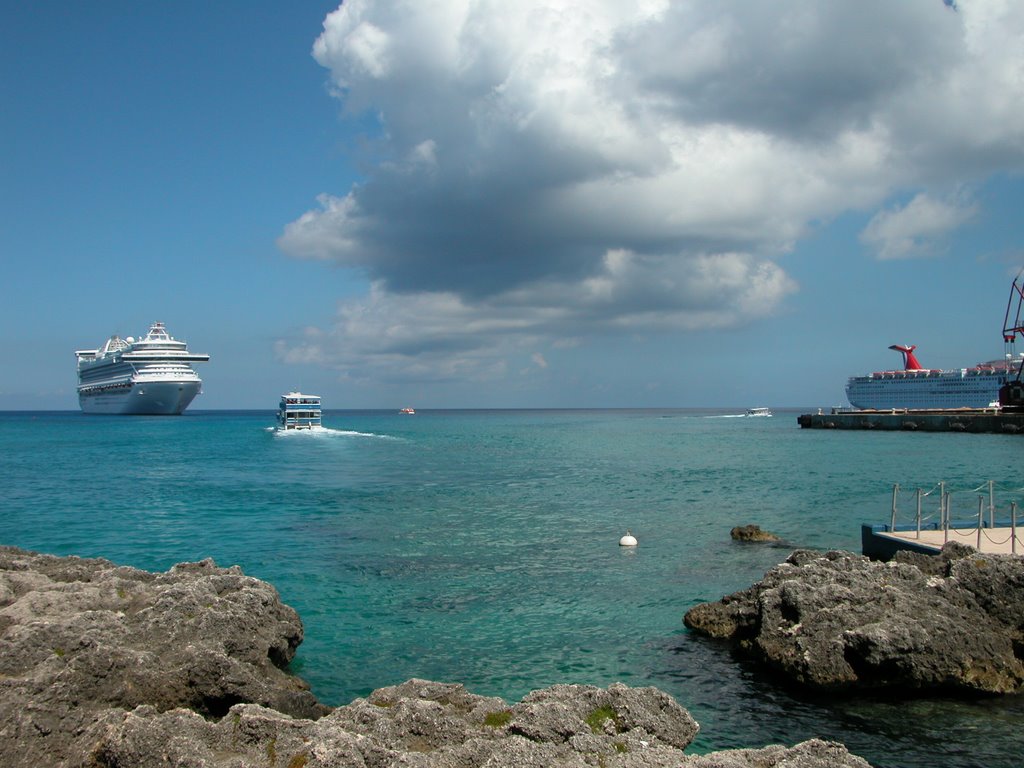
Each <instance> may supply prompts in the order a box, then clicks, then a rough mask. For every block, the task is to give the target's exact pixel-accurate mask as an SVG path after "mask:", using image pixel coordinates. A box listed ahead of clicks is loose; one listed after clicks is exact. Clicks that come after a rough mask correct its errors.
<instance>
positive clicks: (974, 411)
mask: <svg viewBox="0 0 1024 768" xmlns="http://www.w3.org/2000/svg"><path fill="white" fill-rule="evenodd" d="M797 423H798V424H799V425H800V426H801V427H802V428H803V429H861V430H899V431H903V432H915V431H921V432H972V433H994V434H1007V435H1024V413H1003V412H1001V411H1000V410H999V409H998V408H956V409H950V410H934V411H913V410H901V409H896V410H889V411H843V410H838V409H833V410H832V411H831V412H829V413H822V412H821V411H819V412H818V413H816V414H813V413H805V414H802V415H800V416H798V417H797Z"/></svg>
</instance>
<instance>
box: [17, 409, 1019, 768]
mask: <svg viewBox="0 0 1024 768" xmlns="http://www.w3.org/2000/svg"><path fill="white" fill-rule="evenodd" d="M797 413H798V412H796V411H793V412H776V415H775V416H774V417H773V418H769V419H765V418H736V417H733V416H732V415H731V414H726V413H723V412H718V411H694V410H664V411H659V410H640V411H628V410H614V411H433V412H431V411H421V412H419V413H417V415H415V416H402V415H399V414H398V413H396V412H391V411H388V412H384V411H326V412H325V415H324V424H325V426H327V427H329V429H327V430H324V431H322V432H319V433H316V434H310V433H303V434H295V433H291V434H286V435H279V434H275V433H274V432H272V431H270V430H269V429H268V428H269V427H270V426H271V425H272V424H273V412H272V411H271V410H268V411H265V412H242V411H225V412H213V411H206V412H204V411H190V412H187V413H186V414H185V415H184V416H181V417H177V418H174V417H170V418H168V417H104V416H85V415H82V414H79V413H72V412H55V413H0V543H2V544H9V545H15V546H19V547H24V548H28V549H33V550H38V551H44V552H50V553H54V554H60V555H68V554H74V555H80V556H90V557H93V556H95V557H105V558H108V559H110V560H113V561H115V562H118V563H123V564H128V565H134V566H137V567H140V568H145V569H150V570H164V569H167V568H168V567H170V566H171V565H173V564H175V563H177V562H181V561H186V560H199V559H202V558H206V557H212V558H214V559H215V560H216V561H217V563H218V564H219V565H224V566H227V565H232V564H236V563H237V564H239V565H241V566H242V568H243V569H244V570H245V572H246V573H247V574H249V575H252V576H257V577H259V578H262V579H266V580H268V581H270V582H272V583H273V584H274V585H275V586H276V587H277V588H278V590H279V591H280V593H281V596H282V598H283V599H284V600H285V602H287V603H288V604H290V605H291V606H293V607H294V608H296V609H297V610H298V611H299V613H300V615H301V616H302V619H303V622H304V624H305V629H306V640H305V642H304V643H303V645H302V647H301V648H300V651H299V655H298V657H297V660H296V662H295V663H294V664H293V668H294V669H295V671H296V672H297V673H298V674H300V675H301V676H302V677H303V678H305V679H306V680H308V681H309V682H310V683H311V685H312V686H313V690H314V692H315V693H316V694H317V695H318V696H319V697H320V698H321V699H322V700H323V701H325V702H327V703H330V704H345V703H347V702H349V701H351V700H352V699H353V698H355V697H357V696H363V695H365V694H367V693H369V692H370V691H371V690H373V689H374V688H378V687H380V686H384V685H391V684H395V683H399V682H401V681H403V680H406V679H408V678H410V677H422V678H429V679H434V680H442V681H454V682H461V683H464V684H465V685H466V687H467V688H468V689H469V690H470V691H472V692H474V693H479V694H485V695H496V696H501V697H503V698H505V699H506V700H508V701H516V700H518V699H519V698H521V697H522V696H523V695H524V694H526V693H527V692H529V691H531V690H533V689H536V688H540V687H544V686H548V685H553V684H555V683H587V684H593V685H599V686H607V685H608V684H610V683H612V682H615V681H622V682H625V683H627V684H628V685H632V686H647V685H654V686H657V687H659V688H661V689H663V690H665V691H667V692H669V693H671V694H672V695H673V696H675V697H676V699H677V700H678V701H679V702H680V703H681V704H682V705H683V706H685V707H686V708H687V709H689V710H690V712H691V713H692V714H693V715H694V717H695V718H696V719H697V720H698V722H700V724H701V732H700V734H699V736H698V739H697V741H696V742H695V744H694V745H693V747H691V751H694V752H706V751H709V750H712V749H721V748H730V747H740V746H761V745H764V744H767V743H775V742H780V743H786V744H793V743H795V742H797V741H800V740H803V739H807V738H811V737H821V738H827V739H836V740H839V741H843V742H845V743H846V744H847V745H848V746H849V748H850V749H851V750H852V751H854V752H856V753H857V754H860V755H862V756H863V757H865V758H866V759H868V760H869V761H870V762H872V764H874V765H876V766H936V765H941V766H965V767H966V766H978V765H984V766H990V767H992V766H1007V768H1008V767H1009V766H1014V767H1016V766H1019V765H1020V764H1021V759H1022V758H1021V755H1022V754H1024V700H1022V699H1021V698H1019V697H1013V698H1009V699H1007V698H1000V699H988V700H982V701H976V702H962V701H947V700H928V701H920V702H887V701H884V700H874V699H870V698H855V699H839V700H831V699H824V700H821V699H816V698H812V697H807V696H803V695H794V694H793V693H791V692H787V691H786V690H785V689H783V688H780V687H778V686H777V685H775V684H774V683H772V682H770V681H768V680H766V679H764V677H763V676H762V675H760V674H759V673H758V672H757V670H755V669H752V668H750V667H749V666H747V665H745V664H743V663H740V662H738V661H736V660H735V659H734V658H733V657H731V656H730V654H729V653H728V652H727V651H726V650H725V649H724V648H723V647H722V646H720V645H719V644H717V643H713V642H709V641H707V640H703V639H700V638H697V637H694V636H691V635H690V634H689V632H688V631H687V630H686V629H685V628H684V627H683V625H682V616H683V614H684V613H685V612H686V610H687V609H688V608H690V607H691V606H693V605H695V604H697V603H699V602H705V601H709V600H717V599H718V598H720V597H722V596H723V595H725V594H727V593H729V592H733V591H735V590H737V589H741V588H744V587H747V586H749V585H750V584H751V583H753V582H754V581H756V580H757V579H759V578H760V577H761V576H762V575H763V574H764V572H765V571H766V570H768V569H769V568H771V567H772V566H774V565H775V564H777V563H778V562H781V561H782V560H783V559H785V557H786V556H787V555H788V554H789V552H790V551H791V549H792V548H793V547H805V548H813V549H822V550H825V549H848V550H853V551H857V552H859V551H860V524H861V523H862V522H885V521H886V520H887V519H888V516H889V509H890V505H891V492H892V485H893V484H894V483H900V484H901V486H902V487H903V488H906V489H914V488H917V487H922V488H924V489H926V490H927V489H931V488H933V487H934V485H935V484H936V483H937V482H939V481H940V480H941V481H945V482H946V483H947V488H950V489H952V490H953V491H954V505H956V506H957V507H958V508H959V509H962V510H966V509H970V508H974V509H976V507H977V500H976V499H977V494H976V493H974V489H976V488H977V487H978V486H980V485H981V484H983V483H985V482H986V481H988V480H993V481H995V487H996V493H997V504H1003V503H1007V504H1008V502H1009V501H1010V500H1011V499H1017V500H1018V503H1022V504H1024V495H1022V492H1021V491H1020V487H1021V486H1022V485H1024V478H1022V476H1021V457H1022V455H1024V439H1022V438H1020V437H1019V436H999V435H964V434H918V433H896V432H886V433H874V432H871V433H868V432H864V433H861V432H836V431H818V430H801V429H800V428H799V427H798V426H797V424H796V415H797ZM932 498H937V497H936V496H933V497H929V499H932ZM929 503H930V502H929ZM900 504H901V508H905V510H906V514H907V515H908V516H909V515H910V513H911V511H912V508H913V506H914V502H913V499H912V497H911V496H910V494H909V493H908V494H906V495H905V497H903V499H902V500H901V502H900ZM935 504H937V501H936V502H935ZM746 523H756V524H758V525H760V526H761V527H762V528H765V529H767V530H770V531H773V532H775V533H777V534H779V535H780V536H782V537H783V538H784V539H785V540H786V542H787V545H786V546H785V547H772V546H761V545H749V544H747V545H743V544H738V543H735V542H733V541H731V540H730V537H729V529H730V528H732V527H733V526H735V525H742V524H746ZM627 529H629V530H630V531H632V533H633V534H634V535H635V536H636V537H637V539H638V540H639V547H637V548H636V549H635V550H634V549H625V548H621V547H619V546H618V540H619V537H621V536H622V535H623V534H624V533H625V532H626V530H627Z"/></svg>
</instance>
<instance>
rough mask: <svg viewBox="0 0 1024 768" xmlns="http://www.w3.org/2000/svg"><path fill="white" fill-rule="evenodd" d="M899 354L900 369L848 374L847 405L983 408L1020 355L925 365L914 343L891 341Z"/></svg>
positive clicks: (994, 398) (995, 395)
mask: <svg viewBox="0 0 1024 768" xmlns="http://www.w3.org/2000/svg"><path fill="white" fill-rule="evenodd" d="M889 349H893V350H896V351H897V352H900V353H901V354H902V355H903V369H902V370H894V371H876V372H875V373H872V374H869V375H867V376H851V377H850V379H849V381H848V382H847V384H846V397H847V399H848V400H849V401H850V405H852V406H853V407H854V408H859V409H861V410H877V411H882V410H891V409H893V408H897V409H903V408H907V409H911V410H931V409H937V408H986V407H988V406H990V405H992V403H994V402H997V401H998V400H999V388H1000V387H1001V386H1002V385H1003V384H1004V383H1005V382H1006V380H1007V378H1008V376H1009V375H1010V374H1011V373H1013V374H1015V373H1016V371H1017V369H1018V367H1019V366H1020V363H1021V361H1020V359H1015V358H1013V357H1011V356H1009V355H1008V356H1007V357H1006V358H1005V359H1003V360H990V361H988V362H985V363H978V364H977V365H975V366H974V367H972V368H953V369H951V370H938V369H928V368H924V367H922V366H921V364H920V363H919V362H918V361H917V357H916V356H915V355H914V350H915V349H917V347H916V346H902V345H899V344H893V345H892V346H891V347H889Z"/></svg>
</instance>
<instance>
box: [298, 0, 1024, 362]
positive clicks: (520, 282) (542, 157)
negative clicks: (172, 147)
mask: <svg viewBox="0 0 1024 768" xmlns="http://www.w3.org/2000/svg"><path fill="white" fill-rule="evenodd" d="M1022 38H1024V4H1014V3H1007V2H1000V1H999V0H975V1H973V2H969V3H968V2H965V3H961V4H959V6H958V7H951V6H950V5H947V4H944V3H943V2H941V1H940V0H904V1H903V2H898V3H893V2H890V1H889V0H864V2H859V3H806V2H802V1H799V2H798V1H797V0H782V1H781V2H774V3H771V4H766V3H763V2H760V0H736V2H730V3H722V2H719V1H718V0H694V1H692V2H686V3H683V2H671V1H670V0H647V1H646V2H634V3H621V2H614V1H613V0H522V1H521V2H516V3H507V2H497V1H495V0H433V1H432V2H397V1H396V0H347V2H345V3H344V4H342V5H341V6H340V7H339V8H338V9H337V10H336V11H334V12H333V13H331V14H329V15H328V17H327V18H326V20H325V22H324V31H323V34H322V35H321V36H320V37H319V39H318V40H317V41H316V43H315V45H314V47H313V55H314V56H315V58H316V60H317V61H318V62H319V63H320V64H321V65H323V66H324V67H325V68H326V69H327V70H328V71H329V73H330V78H331V81H332V83H333V85H334V87H335V93H336V95H337V97H338V98H339V99H340V100H341V102H342V104H343V105H344V109H345V113H346V114H347V115H350V116H351V115H364V116H365V115H369V116H372V117H373V119H374V124H375V126H376V129H375V130H374V131H373V132H372V133H371V135H368V136H366V137H364V141H365V145H366V146H369V147H371V148H372V155H368V156H367V166H366V171H365V177H364V178H363V179H361V180H360V182H359V183H358V184H357V185H354V186H352V187H351V188H350V189H340V190H327V191H323V192H324V193H323V194H321V196H320V197H319V200H318V202H319V206H318V207H317V208H314V209H312V210H310V211H309V212H307V213H306V214H304V215H303V216H301V217H300V218H299V219H297V220H296V221H294V222H292V223H290V224H288V225H287V227H286V228H285V231H284V233H283V235H282V236H281V238H280V241H279V244H280V246H281V248H282V249H283V250H284V251H286V252H287V253H289V254H292V255H294V256H296V257H306V258H317V259H325V260H330V261H334V262H337V263H339V264H341V265H343V266H346V267H349V268H352V269H354V270H357V271H358V272H359V273H361V274H363V275H365V276H366V277H367V278H368V280H369V281H371V282H372V285H373V288H372V291H371V292H370V293H369V294H368V295H367V296H365V297H362V298H356V299H350V300H347V301H346V302H344V303H343V304H342V306H341V307H340V310H339V312H338V314H337V316H336V318H335V324H334V325H333V327H331V328H329V329H325V332H324V337H323V338H320V339H316V340H314V341H309V340H305V341H301V342H296V347H297V348H301V349H307V346H306V345H312V347H315V351H313V350H312V349H308V350H307V351H306V352H305V353H304V354H307V355H309V359H320V360H324V361H330V362H331V364H333V365H335V366H337V367H338V368H341V369H344V370H346V371H347V372H349V373H350V375H355V376H366V377H373V376H385V375H393V376H421V377H427V378H444V377H447V376H453V375H467V374H468V375H473V376H499V375H503V372H504V371H506V370H508V369H507V367H506V366H507V361H508V357H509V356H511V355H514V354H518V355H525V356H527V357H528V356H529V354H531V351H532V352H537V351H538V350H542V349H543V350H544V355H545V356H544V357H542V358H541V359H543V360H545V361H546V362H550V357H551V354H553V353H554V351H556V350H558V349H563V348H565V347H567V346H570V345H574V344H579V343H581V342H583V343H585V340H586V339H587V338H588V337H592V336H593V335H595V334H599V333H615V332H629V333H645V332H649V333H659V332H669V331H674V332H680V331H682V332H685V331H698V330H702V329H708V328H724V327H735V326H738V325H742V324H745V323H751V322H754V321H756V320H758V319H760V318H763V317H766V316H769V315H771V314H772V313H775V312H778V311H779V310H780V309H781V308H782V307H783V305H784V302H785V300H786V297H787V296H789V295H790V294H792V293H793V292H794V291H795V290H796V289H797V286H796V285H795V282H794V281H793V280H792V278H790V277H789V276H788V275H787V274H786V271H785V266H784V265H785V257H786V254H787V253H788V251H789V250H790V249H791V248H792V247H793V245H794V243H796V242H797V241H798V240H799V239H800V238H801V237H803V236H804V235H806V234H807V233H808V231H810V229H811V228H812V227H813V226H814V225H815V224H817V223H818V222H822V221H827V220H829V219H830V218H832V217H835V216H837V215H839V214H841V213H843V212H845V211H848V210H857V211H872V210H876V209H881V212H880V213H879V214H878V215H877V216H876V217H875V218H874V219H873V220H872V221H871V223H870V225H869V226H868V227H867V228H866V229H865V231H864V233H863V235H862V239H863V242H864V243H865V244H867V245H868V246H869V247H870V248H872V249H874V250H875V251H876V252H877V254H878V255H879V256H881V257H883V258H896V257H902V256H908V255H912V254H915V253H919V252H924V251H925V250H927V248H928V247H930V245H931V244H932V243H934V242H935V241H936V239H939V240H941V238H942V237H943V236H944V235H946V234H948V233H949V232H950V231H951V230H952V229H953V228H955V227H957V226H959V225H961V224H963V223H964V222H965V221H967V220H969V218H970V217H971V216H972V215H973V212H974V210H975V209H974V207H973V204H972V203H971V202H970V201H969V200H963V201H959V200H951V199H949V198H948V197H946V196H944V195H943V194H942V193H941V191H938V190H944V189H950V188H955V187H956V188H965V187H966V186H969V185H970V184H971V183H974V182H978V181H980V180H983V179H985V178H986V177H987V176H989V175H991V174H992V173H993V172H996V171H999V170H1006V169H1014V168H1016V169H1021V168H1022V167H1024V98H1021V97H1022V96H1024V46H1021V45H1020V40H1021V39H1022ZM907 198H910V200H911V202H910V203H908V204H906V205H903V206H902V207H900V206H894V205H893V204H892V203H891V202H890V201H891V200H893V199H907ZM823 258H824V257H823ZM293 354H297V353H293ZM538 354H540V353H539V352H538ZM540 367H542V368H543V366H540Z"/></svg>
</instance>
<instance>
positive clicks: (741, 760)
mask: <svg viewBox="0 0 1024 768" xmlns="http://www.w3.org/2000/svg"><path fill="white" fill-rule="evenodd" d="M592 708H593V709H592ZM696 732H697V725H696V723H694V722H693V720H692V719H691V718H690V716H689V714H688V713H686V711H685V710H683V709H682V708H681V707H679V706H678V705H677V704H676V703H675V702H674V701H673V700H672V699H671V697H668V696H666V695H665V694H664V693H661V692H660V691H657V690H656V689H653V688H643V689H630V688H627V687H626V686H624V685H612V686H610V687H608V688H607V689H601V688H594V687H592V686H581V685H559V686H554V687H552V688H548V689H545V690H542V691H535V692H534V693H532V694H530V695H528V696H527V697H526V698H524V699H523V700H522V701H521V702H519V703H518V704H515V705H512V706H511V707H509V706H507V705H506V704H505V703H504V702H503V701H502V700H501V699H496V698H489V697H484V696H476V695H474V694H471V693H468V692H467V691H465V690H464V689H463V688H462V686H460V685H453V684H446V683H433V682H429V681H426V680H409V681H407V682H406V683H403V684H402V685H398V686H393V687H389V688H382V689H378V690H377V691H374V692H373V693H372V694H371V695H370V696H369V697H367V698H366V699H357V700H356V701H355V702H353V703H352V704H350V705H348V706H345V707H339V708H338V709H336V710H335V711H334V712H332V713H331V714H330V715H327V716H326V717H323V718H321V719H320V720H317V721H315V722H314V721H312V720H293V719H291V718H289V717H286V716H284V715H281V714H279V713H276V712H273V711H271V710H267V709H265V708H263V707H259V706H255V705H248V704H239V705H237V706H235V707H233V708H232V709H231V711H230V712H229V713H228V715H227V716H226V717H224V718H222V719H221V720H220V721H219V722H210V721H207V720H204V719H203V718H201V717H198V716H196V715H194V714H193V713H190V712H187V711H184V710H174V711H171V712H165V713H159V712H157V711H156V710H154V709H153V708H151V707H141V708H139V709H137V710H135V711H134V712H130V713H125V714H124V715H123V716H122V719H121V721H120V722H118V723H116V724H113V725H111V726H110V727H108V729H107V731H106V733H105V734H104V737H103V739H102V740H101V741H100V743H98V744H97V746H96V749H95V750H94V752H93V755H92V760H93V763H92V766H93V768H128V766H131V768H157V767H158V766H160V767H162V766H166V765H189V766H205V767H206V768H241V766H250V765H273V766H290V767H291V768H299V767H300V766H304V767H305V768H371V767H373V768H376V767H377V766H380V767H381V768H383V767H384V766H408V767H415V768H506V767H507V768H597V767H598V766H604V768H678V767H679V766H684V767H686V768H689V767H691V766H692V768H767V767H769V766H779V768H781V767H782V766H794V767H797V766H798V767H799V768H826V766H836V767H838V768H867V766H868V764H867V763H866V762H865V761H864V760H862V759H860V758H858V757H856V756H854V755H851V754H849V752H847V750H846V748H845V747H843V746H842V745H840V744H835V743H829V742H823V741H816V740H812V741H808V742H804V743H802V744H798V745H796V746H794V747H792V748H786V747H782V746H777V745H775V746H770V747H766V748H764V749H746V750H731V751H724V752H717V753H714V754H712V755H705V756H686V755H684V754H683V752H682V749H683V748H684V747H685V746H686V745H687V744H689V742H690V740H691V739H692V738H693V736H694V735H695V734H696Z"/></svg>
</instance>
